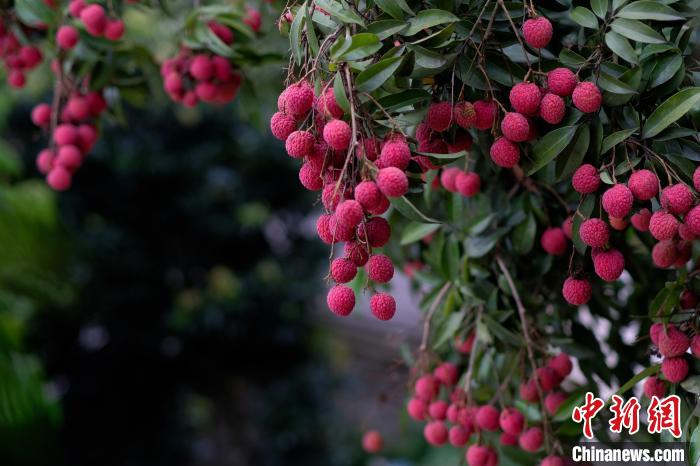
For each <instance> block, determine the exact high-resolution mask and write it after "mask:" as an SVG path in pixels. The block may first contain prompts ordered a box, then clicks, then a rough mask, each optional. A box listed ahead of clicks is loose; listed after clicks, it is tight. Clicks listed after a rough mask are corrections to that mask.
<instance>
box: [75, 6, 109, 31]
mask: <svg viewBox="0 0 700 466" xmlns="http://www.w3.org/2000/svg"><path fill="white" fill-rule="evenodd" d="M80 20H81V21H82V22H83V24H85V29H86V30H87V32H89V33H90V34H92V35H93V36H101V35H102V33H103V32H104V30H105V28H106V27H107V16H106V14H105V10H104V8H102V6H101V5H98V4H96V3H91V4H90V5H87V6H86V7H85V8H83V9H82V11H81V12H80Z"/></svg>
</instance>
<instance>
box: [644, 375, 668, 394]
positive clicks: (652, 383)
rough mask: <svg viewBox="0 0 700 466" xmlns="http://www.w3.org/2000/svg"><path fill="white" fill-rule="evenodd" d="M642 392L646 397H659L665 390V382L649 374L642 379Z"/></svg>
mask: <svg viewBox="0 0 700 466" xmlns="http://www.w3.org/2000/svg"><path fill="white" fill-rule="evenodd" d="M643 389H644V394H645V395H646V396H647V398H652V397H654V396H655V397H658V398H661V397H663V396H664V393H665V392H666V384H665V383H664V381H663V380H661V379H660V378H658V377H656V376H654V375H651V376H649V377H647V378H646V379H645V380H644V386H643Z"/></svg>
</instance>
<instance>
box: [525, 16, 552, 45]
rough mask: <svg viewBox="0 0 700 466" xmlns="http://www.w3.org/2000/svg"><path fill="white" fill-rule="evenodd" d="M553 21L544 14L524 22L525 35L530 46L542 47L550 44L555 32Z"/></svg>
mask: <svg viewBox="0 0 700 466" xmlns="http://www.w3.org/2000/svg"><path fill="white" fill-rule="evenodd" d="M553 32H554V31H553V28H552V23H550V22H549V20H548V19H547V18H545V17H544V16H538V17H536V18H530V19H528V20H527V21H525V22H524V23H523V37H524V38H525V42H527V45H529V46H530V47H533V48H536V49H541V48H544V47H546V46H547V44H549V41H550V40H552V34H553Z"/></svg>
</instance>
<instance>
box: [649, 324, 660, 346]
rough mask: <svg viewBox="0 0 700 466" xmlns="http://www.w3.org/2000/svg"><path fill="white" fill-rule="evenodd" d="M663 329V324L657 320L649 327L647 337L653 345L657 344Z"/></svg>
mask: <svg viewBox="0 0 700 466" xmlns="http://www.w3.org/2000/svg"><path fill="white" fill-rule="evenodd" d="M663 331H664V324H662V323H660V322H657V323H655V324H652V325H651V327H649V338H650V339H651V342H652V343H654V344H655V345H657V346H658V345H659V335H661V332H663Z"/></svg>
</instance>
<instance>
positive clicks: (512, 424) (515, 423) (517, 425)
mask: <svg viewBox="0 0 700 466" xmlns="http://www.w3.org/2000/svg"><path fill="white" fill-rule="evenodd" d="M498 424H499V425H500V426H501V430H503V432H505V433H508V434H511V435H519V434H520V432H522V430H523V427H524V426H525V416H523V413H521V412H520V411H518V410H517V409H516V408H504V409H503V411H501V415H500V417H499V419H498Z"/></svg>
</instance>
